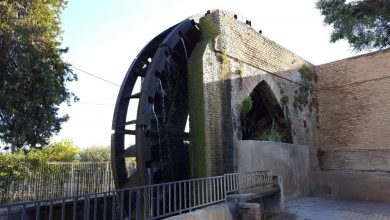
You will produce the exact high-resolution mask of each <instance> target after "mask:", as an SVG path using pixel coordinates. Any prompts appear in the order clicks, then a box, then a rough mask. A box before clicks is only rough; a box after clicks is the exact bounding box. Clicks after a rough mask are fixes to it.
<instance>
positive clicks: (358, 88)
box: [315, 50, 390, 171]
mask: <svg viewBox="0 0 390 220" xmlns="http://www.w3.org/2000/svg"><path fill="white" fill-rule="evenodd" d="M315 71H316V73H317V75H318V84H317V85H316V88H315V91H316V93H317V94H318V100H319V128H318V154H317V156H318V160H319V168H321V169H325V170H376V171H390V144H389V143H390V115H389V114H390V96H389V94H390V50H384V51H380V52H375V53H370V54H366V55H361V56H357V57H352V58H348V59H344V60H339V61H336V62H331V63H327V64H323V65H319V66H317V67H316V70H315Z"/></svg>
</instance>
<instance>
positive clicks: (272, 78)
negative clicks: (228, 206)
mask: <svg viewBox="0 0 390 220" xmlns="http://www.w3.org/2000/svg"><path fill="white" fill-rule="evenodd" d="M389 61H390V51H389V50H383V51H379V52H375V53H370V54H366V55H362V56H357V57H352V58H348V59H344V60H339V61H335V62H332V63H327V64H322V65H318V66H315V65H313V64H311V63H310V62H308V61H306V60H304V59H302V58H301V57H299V56H297V55H295V54H294V53H292V52H290V51H288V50H287V49H285V48H283V47H282V46H280V45H278V44H277V43H275V42H274V41H272V40H270V39H268V38H266V37H264V36H263V35H262V34H261V33H259V32H257V31H256V30H254V29H253V28H252V27H251V26H250V22H249V21H247V20H245V19H242V18H241V17H240V16H238V15H236V14H234V13H231V12H226V11H221V10H215V11H212V12H208V13H206V15H202V16H196V17H193V18H191V19H188V20H185V21H183V22H181V23H179V24H178V25H175V26H173V27H171V28H170V29H167V30H166V31H164V32H163V33H161V34H160V35H158V36H157V37H156V38H155V39H153V40H152V41H151V42H150V43H149V44H148V45H147V46H145V48H144V49H143V50H142V51H141V52H140V54H139V55H138V56H137V58H136V59H135V60H134V62H133V64H132V66H131V67H130V69H129V71H128V73H127V75H126V77H125V80H124V82H123V85H122V88H121V91H120V94H119V96H118V101H117V105H116V109H115V115H114V123H113V130H114V134H113V144H112V149H113V150H112V152H113V158H114V159H113V163H114V167H115V170H114V171H115V175H116V177H115V178H116V183H117V185H118V186H120V187H124V186H128V185H142V184H150V183H158V182H163V181H170V180H178V179H183V178H189V177H203V176H211V175H220V174H223V173H226V172H234V171H237V170H240V169H272V168H274V169H275V170H276V172H278V171H277V170H281V169H283V171H280V172H282V173H283V175H285V176H284V177H283V178H284V179H285V181H287V182H285V185H291V186H292V188H294V187H295V188H294V189H288V190H287V191H289V192H290V191H291V193H290V194H289V195H288V196H289V198H291V197H296V196H305V195H309V194H311V195H322V196H324V195H325V196H330V197H343V198H357V199H368V200H373V201H386V202H389V201H390V199H389V198H390V190H389V188H388V187H386V186H388V185H389V184H390V174H389V173H388V172H390V145H389V143H390V135H389V134H390V126H389V125H390V115H389V113H388V112H389V111H390V99H389V96H388V92H389V90H390V86H388V85H390V62H389ZM137 80H140V81H142V89H141V91H140V92H139V93H136V92H134V91H133V87H134V84H135V83H136V81H137ZM248 96H251V97H252V99H253V100H254V107H253V109H256V111H254V110H252V113H249V114H251V117H252V121H255V123H254V125H253V126H255V127H256V126H257V127H262V128H269V127H270V126H271V125H272V126H277V128H279V129H280V130H283V131H284V132H285V134H286V137H287V138H286V139H285V142H288V143H290V144H272V143H269V142H267V143H264V142H263V143H261V142H254V141H248V140H243V139H251V138H250V135H249V134H248V132H249V133H250V131H247V130H245V129H246V128H245V129H244V127H250V125H248V123H247V122H245V121H244V120H243V117H242V103H243V100H244V99H245V98H246V97H248ZM132 99H138V100H139V104H138V113H137V118H136V119H134V120H129V119H128V118H127V117H126V116H127V111H128V108H130V107H132V108H133V107H134V105H129V102H130V100H132ZM256 100H257V101H256ZM188 115H189V121H190V133H189V134H188V133H186V132H185V131H184V128H185V125H186V120H187V117H188ZM251 126H252V125H251ZM130 127H131V128H132V129H130ZM126 135H135V136H136V145H135V146H131V147H128V146H124V137H125V136H126ZM188 141H189V142H188ZM188 143H189V144H188ZM269 145H272V146H273V147H274V148H272V147H271V148H270V146H269ZM256 146H258V148H264V149H266V150H260V151H259V150H258V149H256ZM250 147H254V148H253V150H252V151H248V150H246V149H248V148H250ZM269 151H274V152H279V153H277V154H276V153H272V152H271V153H270V154H269V155H270V157H272V158H271V160H270V161H268V162H267V163H266V164H264V163H263V164H261V163H258V164H251V165H248V164H246V165H243V164H245V161H244V160H245V158H247V156H251V157H252V159H253V158H254V157H255V155H256V152H257V153H258V154H259V157H258V158H259V159H260V158H263V157H262V154H264V153H265V152H269ZM254 152H255V153H254ZM251 154H252V155H251ZM130 156H136V157H137V167H138V173H135V174H134V173H133V174H132V176H126V172H125V171H124V170H123V169H124V165H123V164H124V160H125V157H130ZM263 159H264V158H263ZM264 160H267V159H264ZM188 161H189V162H188ZM281 167H282V168H281ZM286 170H287V171H286ZM276 174H278V173H276ZM292 192H298V193H292Z"/></svg>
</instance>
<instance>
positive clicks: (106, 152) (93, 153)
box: [80, 146, 111, 162]
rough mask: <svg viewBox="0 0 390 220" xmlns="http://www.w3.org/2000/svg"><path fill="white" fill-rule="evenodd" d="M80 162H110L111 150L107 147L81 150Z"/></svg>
mask: <svg viewBox="0 0 390 220" xmlns="http://www.w3.org/2000/svg"><path fill="white" fill-rule="evenodd" d="M80 160H81V161H84V162H104V161H110V160H111V150H110V147H108V146H92V147H89V148H85V149H82V150H81V152H80Z"/></svg>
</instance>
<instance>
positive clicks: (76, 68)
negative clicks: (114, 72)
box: [71, 65, 120, 87]
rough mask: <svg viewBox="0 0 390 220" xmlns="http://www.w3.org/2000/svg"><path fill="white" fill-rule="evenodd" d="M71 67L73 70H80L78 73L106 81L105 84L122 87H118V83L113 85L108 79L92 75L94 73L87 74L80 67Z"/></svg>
mask: <svg viewBox="0 0 390 220" xmlns="http://www.w3.org/2000/svg"><path fill="white" fill-rule="evenodd" d="M71 67H72V68H73V69H75V70H78V71H80V72H82V73H84V74H87V75H90V76H92V77H95V78H97V79H100V80H102V81H104V82H106V83H109V84H111V85H114V86H117V87H120V85H118V84H116V83H113V82H111V81H109V80H107V79H104V78H102V77H100V76H97V75H95V74H92V73H90V72H87V71H85V70H82V69H80V68H78V67H75V66H73V65H72V66H71Z"/></svg>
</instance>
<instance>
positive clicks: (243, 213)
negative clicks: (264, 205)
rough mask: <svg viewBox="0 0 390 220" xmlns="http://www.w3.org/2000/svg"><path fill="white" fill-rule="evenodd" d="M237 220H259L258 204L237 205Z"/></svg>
mask: <svg viewBox="0 0 390 220" xmlns="http://www.w3.org/2000/svg"><path fill="white" fill-rule="evenodd" d="M238 219H240V220H241V219H242V220H261V210H260V204H258V203H242V204H239V205H238Z"/></svg>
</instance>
